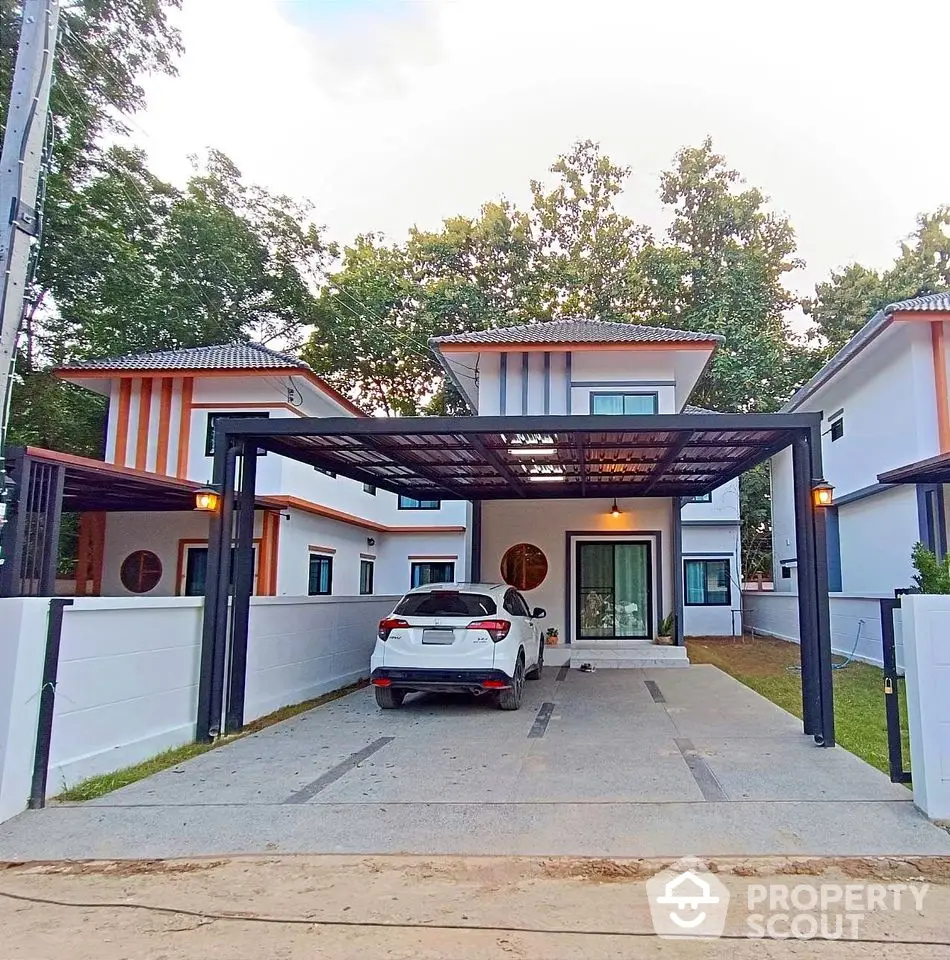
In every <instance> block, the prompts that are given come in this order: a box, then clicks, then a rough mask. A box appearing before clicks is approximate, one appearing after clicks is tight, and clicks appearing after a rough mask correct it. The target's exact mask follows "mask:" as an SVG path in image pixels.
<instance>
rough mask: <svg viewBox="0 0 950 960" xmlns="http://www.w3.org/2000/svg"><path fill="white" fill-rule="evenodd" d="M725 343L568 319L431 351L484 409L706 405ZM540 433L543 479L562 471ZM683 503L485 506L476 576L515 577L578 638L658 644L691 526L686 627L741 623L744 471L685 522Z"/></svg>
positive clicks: (567, 411)
mask: <svg viewBox="0 0 950 960" xmlns="http://www.w3.org/2000/svg"><path fill="white" fill-rule="evenodd" d="M719 340H720V338H719V337H716V336H713V335H707V334H697V333H688V332H683V331H678V330H667V329H657V328H650V327H640V326H633V325H630V324H621V323H605V322H597V321H564V322H555V323H546V324H533V325H528V326H521V327H506V328H500V329H495V330H490V331H483V332H478V333H469V334H460V335H457V336H447V337H439V338H436V339H435V340H433V341H432V347H433V349H434V351H435V353H436V356H437V357H438V358H439V360H440V362H441V363H442V365H443V367H444V368H445V369H446V371H447V373H448V374H449V376H450V377H451V379H452V380H453V381H454V382H455V384H456V386H457V387H458V389H459V391H460V392H461V394H462V395H463V397H464V398H465V399H466V401H467V403H468V405H469V407H470V408H471V410H472V413H473V414H476V415H479V416H502V417H506V416H511V417H519V416H532V415H535V416H538V415H540V416H548V415H551V416H556V415H561V416H563V415H591V414H593V415H620V414H647V415H649V414H678V413H683V412H690V411H695V412H708V411H699V410H698V408H691V407H688V406H687V400H688V399H689V396H690V394H691V393H692V391H693V388H694V387H695V385H696V382H697V381H698V379H699V377H700V376H701V375H702V373H703V372H704V370H705V369H706V366H707V365H708V363H709V362H710V360H711V358H712V355H713V353H714V351H715V349H716V347H717V346H718V343H719ZM543 440H544V438H543V436H539V437H538V438H537V442H538V445H535V446H534V447H533V448H532V449H530V450H529V449H526V450H525V459H526V461H528V460H530V464H531V466H530V468H528V469H530V471H531V472H532V473H533V476H532V477H531V479H532V480H533V481H534V482H535V483H537V484H543V483H545V482H546V480H545V477H546V476H547V477H548V478H549V479H551V480H552V481H556V480H557V479H558V478H559V474H558V471H559V469H560V468H559V467H557V466H556V465H555V463H556V457H555V456H554V455H555V453H556V451H555V450H554V449H553V448H552V449H550V451H549V454H550V460H551V462H550V464H548V463H546V462H545V454H544V450H545V447H544V443H543ZM515 450H516V448H515ZM539 450H540V453H539ZM509 452H511V451H509ZM644 455H645V457H647V456H648V455H649V451H645V452H644ZM677 509H678V501H675V500H674V498H669V497H637V498H635V499H628V500H620V501H619V502H617V501H613V500H605V499H601V498H598V497H592V496H586V495H585V496H582V497H579V498H573V499H570V500H553V501H545V500H530V501H519V500H494V501H489V502H485V503H484V504H482V506H481V509H480V528H481V554H480V570H479V573H480V576H481V577H483V578H485V579H488V580H493V579H496V578H498V577H501V578H502V579H505V580H508V581H509V582H513V584H514V585H515V586H518V587H519V588H520V589H521V590H522V591H523V592H524V594H525V597H526V599H527V600H528V603H529V605H536V606H540V607H543V608H545V609H546V610H547V613H548V618H547V620H546V623H547V625H548V626H549V627H554V628H555V629H557V631H558V633H559V635H560V636H561V637H563V638H565V639H566V640H567V642H568V643H571V644H574V645H577V644H579V643H582V644H583V645H585V646H588V645H591V644H593V645H595V646H596V645H597V644H600V643H602V644H603V645H605V646H610V645H611V644H614V645H616V644H618V643H628V642H634V641H638V640H642V641H646V642H649V641H652V640H654V639H655V638H656V637H657V636H658V634H659V633H660V626H661V624H662V622H663V620H664V619H665V618H666V616H667V615H668V614H670V613H672V612H674V606H675V604H674V596H673V582H674V578H673V566H672V565H673V563H674V553H675V551H674V549H673V539H674V537H675V536H677V535H678V534H677V533H676V532H675V531H676V530H679V529H681V530H682V540H681V548H682V563H683V568H684V569H683V582H684V597H683V601H684V611H683V631H684V633H685V634H688V635H732V634H734V633H739V632H740V631H741V622H740V621H741V591H740V583H741V550H740V527H739V520H740V518H739V481H738V479H734V480H731V481H729V482H728V483H726V484H725V485H723V486H721V487H719V488H718V489H716V490H714V491H713V492H712V493H711V494H708V495H704V496H701V497H697V498H695V500H694V501H693V502H688V503H684V504H683V505H682V513H681V517H680V518H676V517H675V511H676V510H677ZM539 578H540V579H539Z"/></svg>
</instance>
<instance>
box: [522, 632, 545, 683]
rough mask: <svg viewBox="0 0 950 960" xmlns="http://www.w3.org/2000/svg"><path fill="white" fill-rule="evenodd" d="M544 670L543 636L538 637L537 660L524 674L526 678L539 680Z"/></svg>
mask: <svg viewBox="0 0 950 960" xmlns="http://www.w3.org/2000/svg"><path fill="white" fill-rule="evenodd" d="M542 670H544V637H540V638H539V639H538V662H537V663H536V664H535V665H534V666H533V667H532V668H531V669H530V670H529V671H528V672H527V673H526V674H525V677H526V678H527V679H528V680H540V679H541V671H542Z"/></svg>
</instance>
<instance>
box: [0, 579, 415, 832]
mask: <svg viewBox="0 0 950 960" xmlns="http://www.w3.org/2000/svg"><path fill="white" fill-rule="evenodd" d="M396 599H397V598H396V597H392V596H377V597H355V598H345V599H336V598H327V597H310V598H306V597H304V598H294V599H284V598H273V597H255V598H252V600H251V610H250V621H249V628H248V675H247V688H246V701H245V720H246V721H248V722H249V721H251V720H254V719H256V718H257V717H260V716H263V715H265V714H267V713H270V712H272V711H273V710H276V709H278V708H280V707H283V706H287V705H289V704H294V703H299V702H301V701H303V700H308V699H310V698H312V697H316V696H320V695H321V694H323V693H327V692H329V691H332V690H336V689H339V688H340V687H342V686H345V685H346V684H349V683H352V682H354V681H356V680H358V679H360V678H361V677H367V676H368V675H369V658H370V654H371V652H372V649H373V645H374V643H375V637H376V624H377V622H378V620H379V619H380V617H382V616H384V615H385V614H386V613H388V612H389V611H390V610H392V607H393V604H394V602H395V600H396ZM202 603H203V601H202V600H201V599H200V598H191V597H182V598H135V599H131V598H129V599H126V598H118V597H114V598H98V597H95V598H92V597H90V598H78V599H77V600H76V601H75V604H74V605H73V606H71V607H67V608H66V609H65V611H64V616H63V632H62V641H61V648H60V661H59V672H58V677H57V684H56V699H55V708H54V713H53V732H52V742H51V746H50V767H49V777H48V780H47V795H48V796H54V795H56V794H58V793H60V792H61V791H62V790H63V789H65V788H66V787H69V786H72V785H74V784H76V783H77V782H78V781H80V780H83V779H85V778H87V777H90V776H95V775H97V774H101V773H107V772H110V771H113V770H117V769H120V768H122V767H125V766H129V765H131V764H134V763H138V762H140V761H142V760H146V759H148V758H150V757H152V756H154V755H155V754H157V753H159V752H161V751H163V750H166V749H169V748H171V747H175V746H179V745H181V744H184V743H188V742H189V741H191V740H192V739H193V738H194V733H195V716H196V713H197V697H198V692H197V691H198V676H199V659H200V649H201V622H202ZM48 609H49V601H48V600H45V599H35V598H28V599H19V598H18V599H6V600H0V622H2V623H3V624H4V630H3V631H2V633H0V821H2V820H4V819H7V818H9V817H11V816H14V815H15V814H17V813H19V812H20V811H21V810H23V809H25V807H26V803H27V799H28V797H29V791H30V781H31V778H32V772H33V755H34V750H35V745H36V723H37V716H38V712H39V691H40V687H41V686H42V677H43V661H44V658H45V649H46V622H47V613H48Z"/></svg>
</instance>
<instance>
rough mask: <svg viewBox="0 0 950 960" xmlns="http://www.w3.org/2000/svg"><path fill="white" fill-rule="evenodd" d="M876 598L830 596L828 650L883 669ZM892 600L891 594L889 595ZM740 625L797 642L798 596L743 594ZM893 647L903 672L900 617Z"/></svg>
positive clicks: (896, 619) (897, 615) (763, 592)
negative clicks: (742, 610) (741, 622)
mask: <svg viewBox="0 0 950 960" xmlns="http://www.w3.org/2000/svg"><path fill="white" fill-rule="evenodd" d="M886 597H887V595H886V594H880V595H879V596H873V595H872V596H868V595H849V594H844V593H832V594H829V597H828V599H829V606H830V610H831V649H832V650H833V651H834V652H835V653H836V654H839V655H840V656H843V657H848V656H853V657H854V659H856V660H862V661H864V662H865V663H873V664H876V665H877V666H879V667H880V666H883V664H884V661H883V653H882V649H881V605H880V600H881V599H886ZM891 597H893V594H891ZM743 606H744V612H743V622H744V625H745V629H746V630H754V631H755V632H756V633H762V634H767V635H768V636H770V637H778V638H779V639H780V640H790V641H792V642H793V643H799V642H800V639H801V637H800V633H799V630H798V594H797V593H789V592H787V591H786V592H783V593H779V592H777V591H771V590H747V591H746V592H745V593H744V594H743ZM894 647H895V653H896V656H897V666H898V669H899V670H900V671H903V669H904V644H903V640H902V635H901V615H900V611H897V612H896V613H895V616H894Z"/></svg>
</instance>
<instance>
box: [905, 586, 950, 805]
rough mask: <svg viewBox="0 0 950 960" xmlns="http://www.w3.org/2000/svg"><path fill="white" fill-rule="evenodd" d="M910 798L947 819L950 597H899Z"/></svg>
mask: <svg viewBox="0 0 950 960" xmlns="http://www.w3.org/2000/svg"><path fill="white" fill-rule="evenodd" d="M901 609H902V611H903V614H904V623H905V634H906V645H907V719H908V725H909V726H910V758H911V770H912V771H913V774H914V803H916V804H917V806H918V807H920V809H921V810H923V812H924V813H925V814H927V816H928V817H930V818H931V819H932V820H946V821H950V694H948V691H950V597H946V596H933V595H928V596H923V595H910V596H906V597H902V598H901Z"/></svg>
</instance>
